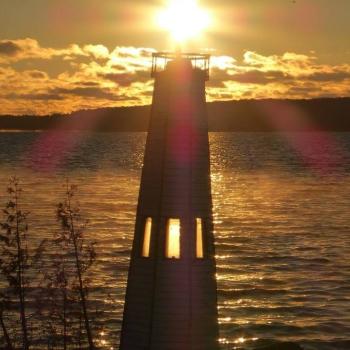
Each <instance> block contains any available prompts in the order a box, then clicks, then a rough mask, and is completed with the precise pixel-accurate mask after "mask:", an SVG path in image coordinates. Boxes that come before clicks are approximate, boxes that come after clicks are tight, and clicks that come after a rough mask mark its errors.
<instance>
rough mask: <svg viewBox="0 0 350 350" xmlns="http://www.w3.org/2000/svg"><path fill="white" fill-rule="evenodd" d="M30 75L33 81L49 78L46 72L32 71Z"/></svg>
mask: <svg viewBox="0 0 350 350" xmlns="http://www.w3.org/2000/svg"><path fill="white" fill-rule="evenodd" d="M28 74H29V76H30V77H31V78H33V79H45V78H47V74H46V73H45V72H40V71H30V72H28Z"/></svg>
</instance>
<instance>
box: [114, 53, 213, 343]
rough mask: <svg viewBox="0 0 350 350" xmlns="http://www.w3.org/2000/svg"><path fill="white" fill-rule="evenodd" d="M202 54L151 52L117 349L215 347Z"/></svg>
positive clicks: (205, 58)
mask: <svg viewBox="0 0 350 350" xmlns="http://www.w3.org/2000/svg"><path fill="white" fill-rule="evenodd" d="M209 61H210V57H209V55H202V54H190V53H186V54H185V53H155V54H154V55H153V64H152V72H151V75H152V77H153V78H154V80H155V83H154V92H153V102H152V109H151V118H150V124H149V130H148V136H147V141H146V149H145V156H144V164H143V169H142V177H141V185H140V192H139V199H138V206H137V214H136V223H135V233H134V241H133V246H132V252H131V260H130V268H129V275H128V283H127V290H126V297H125V306H124V315H123V323H122V331H121V340H120V350H218V349H219V345H218V321H217V287H216V278H215V271H216V267H215V248H214V235H213V214H212V196H211V183H210V158H209V142H208V126H207V112H206V94H205V83H206V81H207V80H208V79H209Z"/></svg>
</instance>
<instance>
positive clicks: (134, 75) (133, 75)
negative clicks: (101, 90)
mask: <svg viewBox="0 0 350 350" xmlns="http://www.w3.org/2000/svg"><path fill="white" fill-rule="evenodd" d="M98 76H99V77H100V78H103V79H106V80H110V81H113V82H115V83H117V84H118V85H119V86H123V87H128V86H130V85H131V84H133V83H137V82H143V83H144V82H147V81H149V80H151V77H150V72H149V71H148V70H147V71H146V70H142V71H136V72H128V73H99V74H98Z"/></svg>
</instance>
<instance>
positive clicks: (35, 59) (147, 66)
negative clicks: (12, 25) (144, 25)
mask: <svg viewBox="0 0 350 350" xmlns="http://www.w3.org/2000/svg"><path fill="white" fill-rule="evenodd" d="M153 52H155V50H154V49H152V48H137V47H116V48H114V49H108V48H107V47H105V46H104V45H100V44H88V45H77V44H71V45H68V46H66V47H63V48H51V47H43V46H41V45H40V44H39V43H38V41H36V40H35V39H31V38H26V39H18V40H2V41H0V106H1V109H0V113H1V114H31V113H33V114H39V115H42V114H50V113H69V112H72V111H74V110H77V109H88V108H99V107H113V106H125V105H144V104H149V103H150V102H151V98H152V90H153V81H152V79H151V77H150V70H151V66H152V54H153ZM21 61H26V62H25V63H24V64H21V63H20V62H21ZM43 61H45V62H43ZM28 66H29V67H31V69H30V70H29V69H27V70H26V69H23V67H28ZM51 66H54V67H55V69H54V70H53V71H52V70H51V71H50V69H48V68H49V67H51ZM19 67H22V69H20V68H19ZM349 86H350V65H348V64H343V65H330V64H328V65H327V64H320V63H319V62H318V60H317V57H316V55H315V54H314V53H311V54H300V53H293V52H286V53H284V54H282V55H262V54H260V53H257V52H254V51H246V52H244V53H243V54H242V57H231V56H228V55H214V56H212V57H211V72H210V80H209V82H208V83H207V98H208V100H209V101H216V100H227V99H243V98H244V99H252V98H313V97H323V96H345V95H348V94H349V93H350V92H349Z"/></svg>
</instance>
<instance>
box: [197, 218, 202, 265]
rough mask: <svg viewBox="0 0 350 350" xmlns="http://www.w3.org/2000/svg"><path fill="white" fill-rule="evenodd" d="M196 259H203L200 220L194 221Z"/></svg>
mask: <svg viewBox="0 0 350 350" xmlns="http://www.w3.org/2000/svg"><path fill="white" fill-rule="evenodd" d="M196 258H198V259H203V258H204V250H203V225H202V219H200V218H197V219H196Z"/></svg>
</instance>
